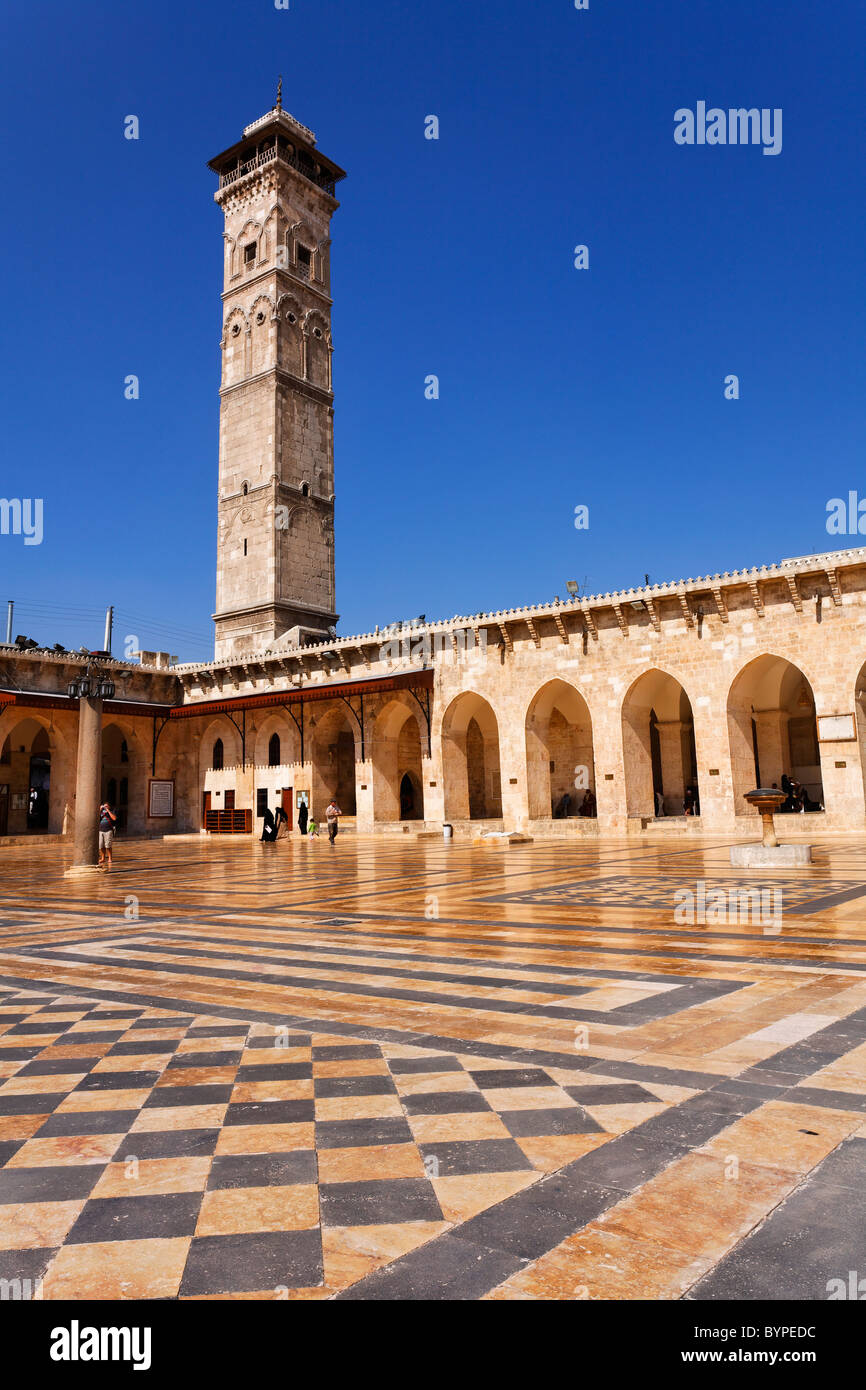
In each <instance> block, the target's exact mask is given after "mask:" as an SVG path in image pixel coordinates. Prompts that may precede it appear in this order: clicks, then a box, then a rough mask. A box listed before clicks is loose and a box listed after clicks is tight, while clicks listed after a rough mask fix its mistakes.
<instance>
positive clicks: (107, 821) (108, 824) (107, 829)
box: [99, 801, 117, 870]
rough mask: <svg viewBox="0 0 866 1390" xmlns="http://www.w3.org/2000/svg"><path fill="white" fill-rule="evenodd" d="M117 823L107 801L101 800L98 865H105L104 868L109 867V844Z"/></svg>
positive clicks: (112, 838)
mask: <svg viewBox="0 0 866 1390" xmlns="http://www.w3.org/2000/svg"><path fill="white" fill-rule="evenodd" d="M116 825H117V816H116V815H115V814H114V810H113V808H112V807H111V806H109V804H108V802H107V801H103V803H102V805H101V806H100V808H99V867H100V869H101V868H102V866H103V864H104V865H105V868H106V870H108V869H110V868H111V846H112V843H113V841H114V827H115V826H116Z"/></svg>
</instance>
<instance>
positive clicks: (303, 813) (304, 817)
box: [298, 801, 310, 835]
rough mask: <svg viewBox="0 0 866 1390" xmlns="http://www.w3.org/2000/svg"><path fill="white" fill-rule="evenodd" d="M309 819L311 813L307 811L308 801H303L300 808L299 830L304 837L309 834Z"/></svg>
mask: <svg viewBox="0 0 866 1390" xmlns="http://www.w3.org/2000/svg"><path fill="white" fill-rule="evenodd" d="M309 819H310V813H309V811H308V810H307V803H306V801H302V802H301V804H300V806H299V807H298V829H299V830H300V832H301V834H302V835H306V833H307V821H308V820H309Z"/></svg>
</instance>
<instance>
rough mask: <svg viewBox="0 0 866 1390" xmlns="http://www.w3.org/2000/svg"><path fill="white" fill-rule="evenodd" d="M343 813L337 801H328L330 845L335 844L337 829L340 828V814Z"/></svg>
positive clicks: (327, 818)
mask: <svg viewBox="0 0 866 1390" xmlns="http://www.w3.org/2000/svg"><path fill="white" fill-rule="evenodd" d="M342 814H343V812H342V811H341V810H340V808H339V806H338V805H337V803H336V801H329V802H328V807H327V810H326V811H325V820H326V821H327V822H328V843H329V844H330V845H333V843H334V841H335V840H336V838H337V830H338V829H339V822H340V816H341V815H342Z"/></svg>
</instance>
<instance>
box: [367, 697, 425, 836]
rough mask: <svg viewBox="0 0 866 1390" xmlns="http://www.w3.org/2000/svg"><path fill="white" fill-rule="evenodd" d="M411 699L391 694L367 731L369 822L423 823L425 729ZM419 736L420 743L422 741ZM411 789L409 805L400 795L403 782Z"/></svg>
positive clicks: (419, 713)
mask: <svg viewBox="0 0 866 1390" xmlns="http://www.w3.org/2000/svg"><path fill="white" fill-rule="evenodd" d="M410 702H412V703H414V701H412V697H411V696H404V695H395V696H394V697H393V698H392V699H389V700H387V701H386V703H385V704H384V705H383V707H382V709H381V710H380V711H379V713H378V714H377V716H376V719H375V720H374V722H373V727H372V730H371V758H372V763H373V819H374V820H376V821H399V820H423V819H424V774H423V761H422V760H423V750H424V748H425V747H426V737H427V734H426V727H425V728H424V730H423V731H422V728H421V717H420V715H421V712H420V710H417V708H416V709H413V708H412V703H410ZM422 735H423V741H422ZM407 777H408V779H409V783H410V785H411V787H412V797H411V805H407V802H406V797H405V795H402V796H401V786H402V783H403V779H404V778H407Z"/></svg>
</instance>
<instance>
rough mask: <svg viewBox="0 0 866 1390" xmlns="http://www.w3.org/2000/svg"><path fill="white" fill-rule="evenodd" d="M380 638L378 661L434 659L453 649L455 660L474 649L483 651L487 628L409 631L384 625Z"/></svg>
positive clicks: (485, 645)
mask: <svg viewBox="0 0 866 1390" xmlns="http://www.w3.org/2000/svg"><path fill="white" fill-rule="evenodd" d="M380 635H381V637H382V638H383V639H384V640H383V641H382V643H381V645H380V647H379V660H380V661H402V662H406V661H426V662H430V661H434V660H435V659H436V658H437V657H441V656H444V655H445V654H446V653H447V652H454V654H455V655H456V657H457V659H458V660H459V659H460V658H461V657H464V656H471V655H473V654H474V653H475V652H480V653H482V654H483V653H484V652H486V651H487V628H486V627H481V628H478V630H477V631H476V630H475V628H471V627H461V628H454V629H451V630H450V631H447V632H420V633H419V632H417V631H415V632H413V631H412V629H411V628H410V629H409V631H408V632H407V631H405V630H401V629H400V627H399V626H397V627H395V628H393V629H392V628H385V629H384V630H383V632H382V633H381V634H380Z"/></svg>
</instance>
